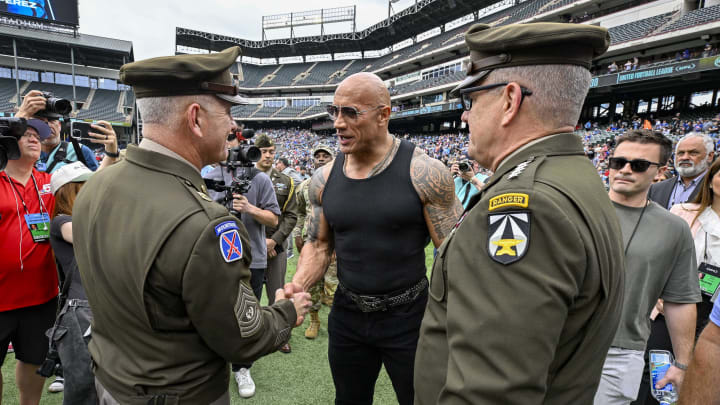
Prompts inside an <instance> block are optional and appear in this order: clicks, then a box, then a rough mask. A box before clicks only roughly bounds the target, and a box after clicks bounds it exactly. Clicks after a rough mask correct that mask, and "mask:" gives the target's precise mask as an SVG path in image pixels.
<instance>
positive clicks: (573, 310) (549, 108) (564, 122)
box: [415, 23, 624, 405]
mask: <svg viewBox="0 0 720 405" xmlns="http://www.w3.org/2000/svg"><path fill="white" fill-rule="evenodd" d="M465 41H466V43H467V45H468V47H469V48H470V59H471V62H470V65H469V66H468V77H467V79H465V80H464V81H463V82H461V83H460V85H459V86H457V87H456V88H455V89H454V90H453V91H452V92H451V94H452V95H454V96H459V97H461V99H462V102H463V105H464V107H465V112H463V115H462V120H463V121H465V122H466V123H467V124H468V127H469V129H470V139H469V146H468V155H469V157H470V158H472V159H474V160H476V161H477V162H478V163H479V164H480V165H481V166H482V167H486V168H488V169H490V170H492V171H493V172H494V174H493V176H492V177H491V178H490V179H489V180H488V181H487V182H486V184H485V186H484V187H483V189H482V190H481V191H480V193H478V194H477V195H475V196H474V197H472V198H471V199H470V202H469V204H468V207H467V208H466V210H465V213H464V214H463V216H462V217H461V219H460V221H459V222H458V223H457V224H456V225H455V227H454V230H453V232H452V233H451V234H450V235H449V236H448V237H447V238H446V240H445V242H444V243H443V245H442V246H441V247H440V249H438V254H437V256H436V259H435V264H434V266H433V272H432V277H431V281H430V297H431V298H430V300H429V302H428V306H427V310H426V311H425V317H424V319H423V323H422V328H421V330H420V341H419V343H418V351H417V359H416V364H415V390H416V395H415V401H416V402H415V403H416V404H418V405H426V404H443V405H444V404H459V403H463V404H504V405H515V404H517V405H519V404H541V403H542V404H557V405H559V404H563V405H565V404H589V403H591V402H592V399H593V395H594V393H595V389H596V387H597V384H598V380H599V379H600V370H601V368H602V362H603V360H604V358H605V353H606V352H607V349H608V347H609V346H610V342H611V340H612V338H613V335H614V334H615V329H616V328H617V324H618V321H619V319H620V316H619V309H620V306H621V305H622V286H623V275H624V272H623V262H622V245H621V241H620V240H619V238H618V235H619V234H620V226H619V224H618V221H617V217H616V215H615V212H614V210H613V207H612V204H611V203H610V200H609V199H608V197H607V193H606V192H605V188H604V187H603V184H602V182H601V180H600V178H599V177H598V175H597V172H596V171H595V168H594V167H593V166H592V163H591V162H590V160H589V159H587V157H585V155H584V152H583V145H582V143H581V139H580V137H578V136H577V135H575V134H573V130H574V127H575V124H576V123H577V122H578V119H579V117H580V110H581V108H582V105H583V101H584V99H585V95H586V94H587V92H588V88H589V85H590V77H591V75H590V72H589V70H588V69H589V68H590V66H591V63H592V59H593V58H595V57H598V56H599V55H601V54H603V53H604V52H605V50H606V49H607V47H608V45H609V43H610V38H609V35H608V33H607V30H606V29H604V28H600V27H595V26H587V25H578V24H555V23H536V24H519V25H507V26H502V27H490V26H489V25H485V24H475V25H473V26H472V27H470V29H469V31H468V32H467V33H466V36H465Z"/></svg>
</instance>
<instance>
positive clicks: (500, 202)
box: [488, 193, 530, 211]
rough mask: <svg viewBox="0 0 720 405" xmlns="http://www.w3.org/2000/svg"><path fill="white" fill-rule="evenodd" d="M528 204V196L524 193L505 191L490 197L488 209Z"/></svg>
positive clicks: (521, 206) (524, 206)
mask: <svg viewBox="0 0 720 405" xmlns="http://www.w3.org/2000/svg"><path fill="white" fill-rule="evenodd" d="M529 205H530V196H528V195H527V194H524V193H506V194H500V195H499V196H496V197H493V198H491V199H490V203H489V205H488V211H494V210H496V209H499V208H505V207H520V208H527V207H528V206H529Z"/></svg>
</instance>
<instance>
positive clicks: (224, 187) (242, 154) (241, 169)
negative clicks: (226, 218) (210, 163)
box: [205, 129, 262, 215]
mask: <svg viewBox="0 0 720 405" xmlns="http://www.w3.org/2000/svg"><path fill="white" fill-rule="evenodd" d="M234 135H235V136H236V137H237V139H238V140H239V141H240V145H238V146H236V147H234V148H232V149H230V150H228V157H227V159H226V160H225V162H224V163H220V166H222V167H224V168H225V169H226V170H227V172H228V173H230V176H231V177H232V182H231V183H230V184H229V185H228V184H226V183H225V182H224V181H223V180H210V179H205V185H206V186H207V188H209V189H210V190H214V191H218V192H225V197H224V198H223V205H225V206H226V207H228V206H232V200H233V194H241V195H244V194H247V193H248V191H250V184H251V183H252V179H253V177H255V174H257V169H255V162H257V161H258V160H260V157H261V156H262V152H260V149H259V148H258V147H257V146H255V145H252V144H251V143H250V138H252V137H253V136H255V131H253V130H252V129H245V130H243V131H242V132H240V131H237V132H236V133H235V134H234ZM230 212H231V213H233V214H236V215H237V214H238V213H237V212H236V211H234V210H231V211H230Z"/></svg>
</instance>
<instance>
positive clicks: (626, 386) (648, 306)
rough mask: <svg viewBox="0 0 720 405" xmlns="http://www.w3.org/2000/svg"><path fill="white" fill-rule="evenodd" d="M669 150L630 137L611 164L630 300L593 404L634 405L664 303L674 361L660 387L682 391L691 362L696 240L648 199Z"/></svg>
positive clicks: (655, 140)
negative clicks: (655, 318) (656, 313)
mask: <svg viewBox="0 0 720 405" xmlns="http://www.w3.org/2000/svg"><path fill="white" fill-rule="evenodd" d="M671 150H672V142H671V141H670V140H669V139H667V138H665V137H664V136H663V135H662V134H660V133H659V132H652V131H649V130H633V131H630V132H628V133H627V134H625V135H623V136H621V137H620V138H618V140H617V146H616V147H615V151H614V152H613V155H612V157H611V158H610V160H609V168H610V192H609V194H608V195H609V196H610V200H612V202H613V205H614V206H615V211H616V212H617V216H618V219H619V220H620V227H621V228H622V243H623V249H624V251H625V294H624V302H623V306H622V309H621V310H620V311H619V312H620V314H621V317H620V326H619V327H618V330H617V333H616V334H615V338H614V339H613V342H612V345H611V347H610V350H609V351H608V353H607V357H606V359H605V365H604V366H603V373H602V378H601V380H600V386H599V387H598V390H597V393H596V395H595V402H594V403H595V405H614V404H630V402H632V401H633V400H635V398H636V397H637V396H638V390H639V388H640V381H641V379H642V377H643V368H644V366H645V358H644V352H645V345H646V344H647V340H648V337H649V336H650V313H651V311H652V309H653V307H654V306H655V302H657V300H658V298H662V299H663V300H665V305H664V308H665V317H666V319H667V324H668V330H669V331H670V338H671V340H672V346H673V349H674V352H675V356H676V358H675V363H674V364H673V366H671V367H670V369H669V370H668V372H667V374H666V375H665V378H664V379H663V380H661V381H660V382H659V385H660V387H664V386H665V384H667V383H672V384H673V386H674V387H675V390H678V389H679V388H680V386H681V384H682V381H683V378H684V374H685V369H686V368H687V364H688V363H689V362H690V358H691V355H692V348H693V339H694V337H695V316H696V311H695V303H696V302H700V299H701V297H700V287H699V284H698V278H697V265H696V263H695V247H694V243H693V239H692V236H691V233H690V228H689V227H688V225H687V223H686V222H685V221H684V220H682V219H681V218H680V217H678V216H676V215H673V214H671V213H670V212H668V211H667V210H665V209H664V207H661V206H660V205H658V204H656V203H654V202H652V201H650V200H649V199H648V191H649V190H650V186H651V185H652V181H653V178H655V175H657V173H658V172H660V171H663V170H665V162H667V161H668V159H669V158H670V152H671ZM619 237H620V235H618V238H619ZM660 387H658V388H660Z"/></svg>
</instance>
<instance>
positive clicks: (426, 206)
mask: <svg viewBox="0 0 720 405" xmlns="http://www.w3.org/2000/svg"><path fill="white" fill-rule="evenodd" d="M328 113H329V114H330V117H331V118H332V119H333V120H334V121H335V129H336V130H337V137H338V144H339V146H340V153H339V154H338V156H337V158H336V159H335V161H334V163H333V164H327V165H325V166H323V167H322V168H321V169H319V170H317V171H316V172H315V174H314V175H313V178H312V180H311V181H310V185H309V189H308V197H309V200H310V201H309V202H310V205H311V207H312V210H311V213H310V214H309V216H308V220H307V221H308V222H307V228H308V235H307V237H308V241H307V242H306V244H305V246H304V247H303V250H302V253H301V254H300V259H299V263H298V271H297V273H296V274H295V276H294V277H293V281H292V283H288V284H287V285H286V286H285V293H286V294H291V293H297V292H301V291H306V290H308V289H309V288H310V287H311V286H312V285H313V284H314V283H315V282H317V281H318V280H320V278H321V277H322V276H323V274H325V270H326V269H327V267H328V265H329V263H330V260H331V257H332V253H333V251H335V253H336V254H337V268H338V279H339V281H340V283H339V285H338V289H337V292H336V293H335V299H334V302H333V306H332V310H331V312H330V315H329V319H328V332H329V335H330V340H329V347H328V357H329V360H330V369H331V371H332V375H333V380H334V382H335V390H336V398H335V403H336V404H351V403H352V404H371V403H372V401H373V392H374V389H375V382H376V380H377V376H378V373H379V372H380V367H381V365H385V369H386V370H387V372H388V375H389V376H390V380H391V381H392V384H393V388H394V389H395V393H396V395H397V399H398V402H399V403H400V404H401V405H406V404H412V402H413V392H414V391H413V365H414V362H415V349H416V347H417V340H418V335H419V329H420V323H421V321H422V317H423V312H424V310H425V304H426V302H427V287H428V282H427V278H426V276H425V274H426V268H425V246H427V244H428V243H429V242H430V241H431V240H432V242H433V244H434V245H435V246H436V247H437V246H440V244H441V243H442V241H443V239H444V238H445V236H446V235H448V234H449V233H450V231H451V229H452V227H453V225H454V224H455V222H456V221H457V219H458V218H459V216H460V214H461V212H462V206H461V205H460V201H458V199H457V198H456V197H455V192H454V183H453V179H452V176H451V175H450V171H449V170H447V168H445V166H444V165H443V164H442V163H441V162H440V161H438V160H435V159H432V158H430V157H429V156H427V155H426V154H425V153H424V152H423V151H421V150H420V149H417V148H415V146H414V145H413V144H412V143H410V142H407V141H404V140H403V141H401V140H400V139H397V138H395V137H393V136H392V135H390V133H389V132H388V121H389V120H390V94H389V93H388V90H387V88H386V87H385V84H384V83H383V82H382V80H381V79H380V78H379V77H377V76H376V75H374V74H371V73H358V74H355V75H352V76H350V77H348V78H347V79H345V80H344V81H343V82H342V83H340V85H339V86H338V88H337V90H336V91H335V98H334V101H333V105H330V106H328Z"/></svg>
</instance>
